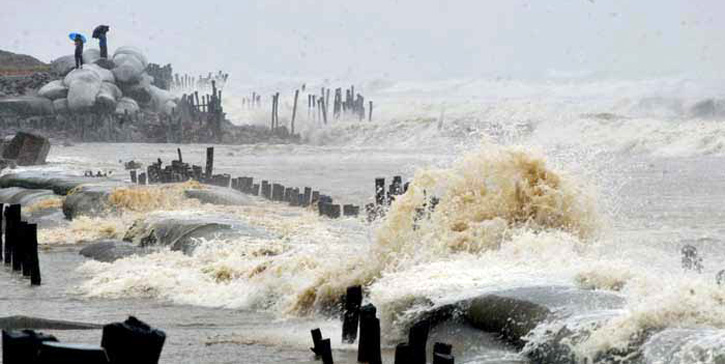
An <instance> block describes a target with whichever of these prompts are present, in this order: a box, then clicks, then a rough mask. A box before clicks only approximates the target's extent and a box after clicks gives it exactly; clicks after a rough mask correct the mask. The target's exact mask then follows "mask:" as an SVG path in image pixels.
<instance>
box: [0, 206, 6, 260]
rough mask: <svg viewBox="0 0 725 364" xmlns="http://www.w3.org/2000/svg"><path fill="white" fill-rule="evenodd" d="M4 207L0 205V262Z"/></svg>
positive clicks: (2, 250) (0, 257) (1, 256)
mask: <svg viewBox="0 0 725 364" xmlns="http://www.w3.org/2000/svg"><path fill="white" fill-rule="evenodd" d="M4 207H5V205H4V204H2V203H0V261H2V260H3V252H4V249H3V240H4V233H3V220H4V218H3V215H5V208H4Z"/></svg>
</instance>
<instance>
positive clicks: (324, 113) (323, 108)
mask: <svg viewBox="0 0 725 364" xmlns="http://www.w3.org/2000/svg"><path fill="white" fill-rule="evenodd" d="M320 108H321V110H320V111H321V113H322V120H323V121H324V122H325V125H327V106H326V105H325V99H323V98H320Z"/></svg>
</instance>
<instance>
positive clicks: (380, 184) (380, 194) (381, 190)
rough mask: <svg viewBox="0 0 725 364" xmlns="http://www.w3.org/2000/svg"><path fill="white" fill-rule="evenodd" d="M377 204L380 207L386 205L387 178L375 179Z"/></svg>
mask: <svg viewBox="0 0 725 364" xmlns="http://www.w3.org/2000/svg"><path fill="white" fill-rule="evenodd" d="M375 204H376V205H378V206H382V205H384V204H385V178H376V179H375Z"/></svg>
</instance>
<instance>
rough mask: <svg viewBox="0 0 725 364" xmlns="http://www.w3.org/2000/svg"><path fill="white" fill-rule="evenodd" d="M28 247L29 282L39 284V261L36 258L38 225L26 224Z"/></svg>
mask: <svg viewBox="0 0 725 364" xmlns="http://www.w3.org/2000/svg"><path fill="white" fill-rule="evenodd" d="M27 239H28V242H29V244H28V249H29V250H30V259H29V261H28V264H29V265H30V284H31V285H33V286H39V285H40V281H41V279H40V261H39V259H38V225H37V224H28V235H27Z"/></svg>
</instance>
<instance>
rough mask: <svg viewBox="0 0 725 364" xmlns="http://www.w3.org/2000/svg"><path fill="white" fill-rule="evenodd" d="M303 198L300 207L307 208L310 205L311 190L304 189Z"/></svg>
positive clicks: (308, 188)
mask: <svg viewBox="0 0 725 364" xmlns="http://www.w3.org/2000/svg"><path fill="white" fill-rule="evenodd" d="M303 196H304V197H303V198H302V206H304V207H307V206H309V205H310V203H312V188H310V187H305V192H304V195H303Z"/></svg>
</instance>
